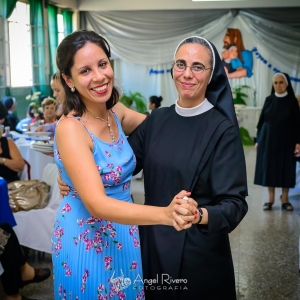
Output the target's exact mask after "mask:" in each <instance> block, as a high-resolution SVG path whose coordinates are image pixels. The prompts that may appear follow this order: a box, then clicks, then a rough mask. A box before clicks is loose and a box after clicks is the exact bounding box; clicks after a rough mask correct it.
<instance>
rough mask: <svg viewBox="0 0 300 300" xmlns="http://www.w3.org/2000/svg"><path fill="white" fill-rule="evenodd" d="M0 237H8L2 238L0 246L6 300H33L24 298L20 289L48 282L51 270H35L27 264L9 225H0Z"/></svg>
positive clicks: (2, 279) (2, 280)
mask: <svg viewBox="0 0 300 300" xmlns="http://www.w3.org/2000/svg"><path fill="white" fill-rule="evenodd" d="M3 231H4V232H3ZM0 235H2V237H7V238H2V239H1V244H0V249H1V251H0V263H1V265H2V268H3V270H4V271H3V273H2V274H1V276H0V277H1V282H2V286H3V289H4V292H5V296H4V300H33V299H29V298H26V297H24V296H22V295H21V294H20V293H19V288H22V287H24V286H26V285H28V284H31V283H38V282H42V281H44V280H46V279H47V278H48V277H49V276H50V275H51V271H50V269H49V268H45V269H35V268H33V267H31V266H30V265H29V264H28V263H27V262H26V258H25V255H24V252H23V250H22V248H21V246H20V244H19V240H18V238H17V236H16V234H15V232H14V230H13V229H12V227H11V226H10V225H9V224H8V223H0ZM3 241H4V242H3ZM2 244H4V245H2Z"/></svg>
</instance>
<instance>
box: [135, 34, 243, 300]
mask: <svg viewBox="0 0 300 300" xmlns="http://www.w3.org/2000/svg"><path fill="white" fill-rule="evenodd" d="M172 77H173V80H174V84H175V86H176V89H177V91H178V99H177V101H176V104H174V105H172V106H171V107H168V108H166V107H163V108H160V109H158V110H155V111H153V112H152V113H151V115H150V116H149V117H147V119H146V120H145V121H144V122H143V123H142V124H141V125H140V127H139V128H138V129H137V130H136V131H135V132H134V133H133V134H132V135H131V136H130V137H129V142H130V145H131V147H132V148H133V150H134V153H135V155H136V158H137V168H136V170H135V172H136V173H137V172H139V171H140V170H141V169H143V170H144V182H145V204H147V205H155V206H166V205H168V204H169V203H170V201H171V200H172V199H173V195H175V194H177V193H178V192H179V191H181V190H182V189H185V190H187V191H191V196H190V197H191V198H193V199H195V200H196V201H197V203H198V208H199V213H198V215H197V219H196V220H195V221H194V222H193V223H194V225H193V226H192V227H191V228H190V229H188V230H182V231H176V230H175V229H174V228H173V227H167V226H160V225H157V226H140V228H139V229H140V238H141V251H142V262H143V277H144V281H145V299H147V300H152V299H153V300H166V299H174V300H185V299H209V300H218V299H228V300H233V299H236V290H235V279H234V269H233V262H232V256H231V250H230V244H229V237H228V234H229V233H230V232H231V231H232V230H234V229H235V228H236V227H237V226H238V224H239V223H240V222H241V220H242V219H243V217H244V216H245V214H246V213H247V209H248V206H247V203H246V201H245V197H246V196H247V179H246V167H245V158H244V152H243V147H242V143H241V139H240V136H239V130H238V124H237V119H236V114H235V111H234V106H233V100H232V94H231V90H230V86H229V83H228V80H227V76H226V74H225V72H224V67H223V64H222V62H221V60H220V57H219V54H218V52H217V50H216V48H215V46H214V45H212V44H211V43H210V42H209V41H207V40H205V39H204V38H201V37H197V36H193V37H188V38H186V39H184V40H183V41H182V42H180V43H179V45H178V47H177V49H176V51H175V54H174V64H173V68H172ZM200 216H201V217H200ZM180 217H181V216H180V215H179V214H174V219H175V220H177V218H180ZM174 222H175V221H174ZM175 227H176V226H175ZM177 228H178V230H179V229H180V228H179V227H178V226H177Z"/></svg>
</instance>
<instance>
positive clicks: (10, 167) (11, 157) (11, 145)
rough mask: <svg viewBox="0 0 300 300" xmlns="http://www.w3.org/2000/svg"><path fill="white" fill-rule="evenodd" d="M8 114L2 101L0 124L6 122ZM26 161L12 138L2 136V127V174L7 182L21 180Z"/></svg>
mask: <svg viewBox="0 0 300 300" xmlns="http://www.w3.org/2000/svg"><path fill="white" fill-rule="evenodd" d="M6 116H7V110H6V108H5V107H4V105H3V104H2V103H0V125H1V124H2V123H3V122H4V119H5V117H6ZM24 165H25V161H24V159H23V158H22V155H21V153H20V151H19V149H18V148H17V146H16V144H15V142H14V141H13V140H12V139H8V138H6V137H3V136H2V129H0V176H1V177H3V178H4V179H5V180H6V181H7V183H10V182H12V181H15V180H19V176H18V172H20V171H22V170H23V169H24Z"/></svg>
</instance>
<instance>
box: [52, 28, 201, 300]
mask: <svg viewBox="0 0 300 300" xmlns="http://www.w3.org/2000/svg"><path fill="white" fill-rule="evenodd" d="M109 57H110V49H109V45H108V44H107V42H106V40H105V39H103V38H102V37H101V36H99V35H98V34H96V33H95V32H92V31H77V32H74V33H72V34H71V35H69V36H67V37H66V38H65V39H64V40H63V41H62V42H61V44H60V45H59V47H58V49H57V57H56V63H57V66H58V69H59V71H60V73H61V77H62V78H61V79H62V83H63V86H64V90H65V92H66V101H65V104H64V107H63V114H64V117H62V118H61V120H60V121H59V122H58V124H57V128H56V135H55V146H54V147H55V148H54V150H55V151H54V157H55V161H56V164H57V166H58V169H59V172H60V176H61V178H62V180H64V181H65V182H66V183H67V184H68V186H69V187H70V190H71V192H70V193H69V195H68V196H67V197H64V198H63V200H62V202H61V205H60V207H59V209H58V212H57V217H56V220H55V224H54V229H53V234H52V259H53V268H54V269H53V270H54V271H53V273H54V295H55V299H56V300H58V299H86V300H92V299H99V300H100V299H129V300H132V299H144V290H143V275H142V268H141V255H140V241H139V233H138V228H137V226H135V225H133V224H137V225H155V224H162V225H169V226H172V225H173V212H174V207H175V205H180V209H181V211H180V214H181V215H182V219H181V218H180V220H182V221H180V222H181V226H182V228H189V227H190V226H191V221H192V220H194V218H195V216H194V213H195V211H196V209H195V206H196V203H195V202H194V201H193V200H192V199H190V200H189V201H188V202H187V201H185V200H182V198H183V197H184V196H186V195H187V196H188V195H189V193H187V192H185V191H182V192H180V193H179V194H178V195H177V196H175V197H174V199H173V201H172V202H171V204H170V205H169V206H168V207H154V206H144V205H138V204H133V203H132V199H131V196H130V180H131V176H132V172H133V170H134V168H135V156H134V154H133V152H132V149H131V148H130V146H129V144H128V143H127V139H126V135H125V134H129V133H131V132H132V131H133V130H134V129H135V128H136V127H137V126H138V125H139V124H140V123H141V122H142V121H143V119H144V116H143V115H140V114H137V113H135V112H133V111H131V110H129V109H127V108H126V107H125V106H123V105H121V104H119V103H117V101H118V97H119V94H118V91H117V90H116V88H115V87H114V78H113V71H112V68H111V66H110V64H109ZM112 107H113V109H112ZM121 126H122V127H121ZM122 128H123V130H124V132H125V133H124V132H123V130H122ZM177 222H178V220H177Z"/></svg>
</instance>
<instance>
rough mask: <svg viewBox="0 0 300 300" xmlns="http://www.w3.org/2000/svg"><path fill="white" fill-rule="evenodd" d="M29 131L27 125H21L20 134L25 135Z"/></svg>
mask: <svg viewBox="0 0 300 300" xmlns="http://www.w3.org/2000/svg"><path fill="white" fill-rule="evenodd" d="M27 131H29V124H22V132H23V133H25V132H27Z"/></svg>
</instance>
